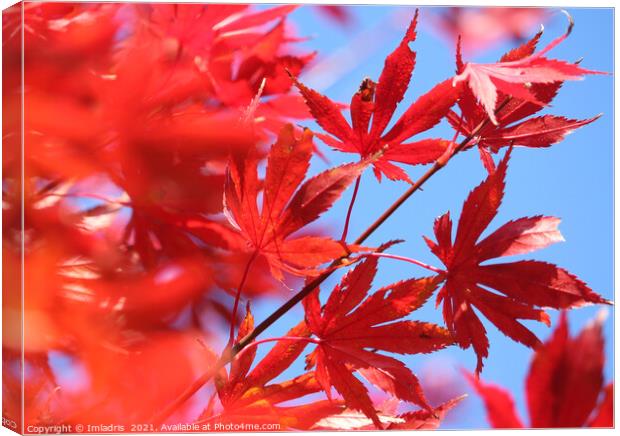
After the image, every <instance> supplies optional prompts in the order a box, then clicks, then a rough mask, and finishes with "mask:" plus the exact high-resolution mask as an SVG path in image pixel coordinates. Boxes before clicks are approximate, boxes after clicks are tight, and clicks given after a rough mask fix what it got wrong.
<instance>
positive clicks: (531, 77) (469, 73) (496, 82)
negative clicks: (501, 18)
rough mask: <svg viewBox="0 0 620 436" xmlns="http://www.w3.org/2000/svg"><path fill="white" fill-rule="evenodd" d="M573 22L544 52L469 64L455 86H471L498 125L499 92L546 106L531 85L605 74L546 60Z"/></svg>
mask: <svg viewBox="0 0 620 436" xmlns="http://www.w3.org/2000/svg"><path fill="white" fill-rule="evenodd" d="M569 20H570V22H569V26H568V30H567V31H566V33H565V34H564V35H562V36H560V37H558V38H556V39H554V40H553V41H551V42H550V43H549V44H548V45H547V46H546V47H545V48H543V49H542V50H540V51H538V52H536V53H531V54H529V55H527V56H515V59H513V60H510V59H504V60H502V61H500V62H497V63H493V64H476V63H472V62H468V63H467V64H465V66H464V68H463V70H462V71H461V73H460V74H458V75H457V76H455V77H454V80H453V84H455V85H456V84H458V83H460V82H467V84H468V85H469V88H470V89H471V91H472V93H473V95H474V96H475V97H476V98H477V99H478V101H480V104H481V105H482V107H483V108H484V110H485V111H486V113H487V114H488V116H489V118H490V119H491V121H492V122H493V124H495V125H497V124H498V120H497V118H496V116H495V108H496V105H497V102H498V91H501V92H503V93H504V94H507V95H511V96H514V97H517V98H519V99H522V100H525V101H529V102H531V103H535V104H538V105H540V106H544V105H545V103H544V102H542V101H540V100H539V99H538V98H537V97H536V94H534V93H533V92H532V90H531V89H530V87H531V85H533V84H536V83H553V82H563V81H565V80H580V79H582V78H583V76H584V75H586V74H604V73H602V72H599V71H593V70H587V69H585V68H581V67H580V66H579V65H577V64H573V63H569V62H566V61H561V60H556V59H548V58H546V57H545V56H544V55H545V54H546V53H547V52H549V51H550V50H551V49H553V48H554V47H556V46H557V45H558V44H560V43H561V42H562V41H564V40H565V39H566V38H567V37H568V35H570V32H571V30H572V28H573V20H572V18H571V17H570V16H569Z"/></svg>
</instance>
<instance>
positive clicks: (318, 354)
mask: <svg viewBox="0 0 620 436" xmlns="http://www.w3.org/2000/svg"><path fill="white" fill-rule="evenodd" d="M376 272H377V259H376V258H370V259H367V260H365V261H363V262H362V263H360V264H359V265H357V266H356V267H355V268H354V269H353V270H351V271H350V272H349V273H347V274H346V275H345V276H344V278H343V280H342V281H341V283H340V284H339V285H337V286H336V287H335V288H334V290H333V291H332V293H331V295H330V297H329V300H328V301H327V303H326V304H325V306H324V307H323V308H321V304H320V302H319V297H318V294H319V290H318V288H317V289H315V290H314V291H313V293H312V294H310V295H309V296H308V297H307V298H306V299H305V300H304V307H305V311H306V322H307V323H308V327H309V328H310V330H311V331H312V333H314V334H315V335H316V336H317V337H318V338H319V344H318V345H317V348H316V349H315V350H314V351H313V352H312V353H311V354H309V355H308V356H307V359H306V361H307V368H311V367H313V366H315V365H316V377H317V380H318V381H319V383H320V384H321V386H322V388H323V390H324V391H325V392H326V393H327V395H328V396H330V397H331V387H332V386H334V387H335V388H336V390H337V391H338V392H339V393H340V394H341V395H342V397H343V398H344V401H345V403H346V404H347V406H348V407H349V408H351V409H354V410H359V411H361V412H363V413H364V414H365V415H366V416H368V417H369V418H370V419H372V421H373V423H374V424H375V425H376V426H377V427H378V428H382V427H383V426H382V423H381V421H380V419H379V417H378V415H377V412H376V410H375V408H374V406H373V403H372V401H371V400H370V398H369V396H368V391H367V389H366V387H365V386H364V385H363V384H362V382H361V381H360V380H358V379H357V378H356V377H355V376H354V375H353V372H354V371H357V372H358V373H360V374H361V375H362V376H363V377H364V378H365V379H366V380H368V381H369V382H370V383H372V384H373V385H375V386H377V387H378V388H380V389H381V390H383V391H385V392H387V393H389V394H391V395H392V396H394V397H397V398H399V399H401V400H404V401H408V402H411V403H414V404H417V405H420V406H422V407H423V408H425V409H426V410H429V411H432V408H431V407H430V405H429V404H428V402H427V401H426V398H425V397H424V393H423V392H422V388H421V386H420V383H419V381H418V379H417V377H416V376H415V375H414V374H413V373H412V372H411V371H410V370H409V369H408V368H407V367H406V366H405V365H404V364H403V363H402V362H400V361H398V360H396V359H394V358H393V357H389V356H385V355H382V354H379V353H377V351H378V350H383V351H387V352H391V353H399V354H417V353H430V352H433V351H436V350H439V349H442V348H444V347H446V346H447V345H450V344H451V343H452V338H451V337H450V334H449V332H448V331H447V330H445V329H443V328H441V327H439V326H436V325H434V324H430V323H425V322H417V321H402V320H401V321H396V320H398V319H400V318H403V317H405V316H407V315H408V314H410V313H411V312H413V311H414V310H416V309H417V308H419V307H420V306H422V304H424V302H425V301H426V300H427V299H428V297H429V296H430V295H431V294H432V293H433V292H434V291H435V289H436V287H437V283H438V281H437V280H436V279H434V278H422V279H410V280H405V281H401V282H398V283H394V284H392V285H389V286H386V287H384V288H381V289H379V290H378V291H377V292H375V293H374V294H372V295H370V296H368V292H369V290H370V287H371V285H372V280H373V279H374V276H375V274H376Z"/></svg>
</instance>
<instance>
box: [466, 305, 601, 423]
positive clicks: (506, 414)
mask: <svg viewBox="0 0 620 436" xmlns="http://www.w3.org/2000/svg"><path fill="white" fill-rule="evenodd" d="M604 345H605V343H604V339H603V333H602V318H600V317H599V318H598V319H596V320H594V321H593V322H590V323H589V324H588V325H587V326H586V327H585V328H584V329H583V330H582V331H581V332H580V333H579V335H578V336H577V337H574V338H573V337H570V335H569V331H568V321H567V316H566V313H565V312H562V314H561V316H560V323H559V324H558V326H557V328H556V329H555V331H554V332H553V335H552V336H551V338H550V339H549V340H548V341H547V342H546V343H545V344H544V345H542V346H541V347H539V348H538V349H537V350H536V353H534V358H533V360H532V363H531V364H530V369H529V373H528V375H527V379H526V397H527V407H528V411H529V416H530V427H533V428H549V427H584V426H585V427H612V426H613V382H611V383H610V384H608V385H607V386H605V387H604V386H603V366H604V362H605V350H604ZM468 379H469V381H470V383H471V384H472V385H473V387H474V388H475V389H476V391H477V392H478V394H479V395H480V396H481V397H482V399H483V401H484V404H485V406H486V409H487V418H488V420H489V422H490V423H491V425H492V426H493V427H494V428H519V427H524V425H523V423H522V421H521V419H520V418H519V416H518V414H517V412H516V410H515V405H514V400H513V399H512V395H511V394H510V392H508V391H506V390H505V389H504V388H502V387H500V386H497V385H494V384H491V383H483V382H482V381H480V380H479V379H477V378H476V377H473V376H471V375H469V374H468Z"/></svg>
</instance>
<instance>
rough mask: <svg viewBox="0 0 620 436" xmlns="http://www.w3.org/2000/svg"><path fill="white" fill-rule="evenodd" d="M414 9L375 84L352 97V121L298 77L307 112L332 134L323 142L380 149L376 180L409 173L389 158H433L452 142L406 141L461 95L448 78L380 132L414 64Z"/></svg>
mask: <svg viewBox="0 0 620 436" xmlns="http://www.w3.org/2000/svg"><path fill="white" fill-rule="evenodd" d="M416 24H417V13H416V15H415V17H414V18H413V20H412V21H411V24H410V25H409V28H408V29H407V32H406V33H405V36H404V38H403V39H402V41H401V43H400V45H399V46H398V47H397V48H396V49H395V50H394V51H393V52H392V53H391V54H390V55H389V56H388V57H387V58H386V60H385V65H384V67H383V71H382V72H381V76H380V77H379V82H378V83H376V84H375V83H374V82H373V81H371V80H370V79H365V80H364V81H363V82H362V85H361V87H360V89H359V91H358V92H356V93H355V94H354V95H353V98H352V99H351V107H350V112H351V125H349V123H348V122H347V121H346V120H345V118H344V117H343V116H342V114H341V112H340V106H339V105H337V104H336V103H334V102H333V101H332V100H330V99H329V98H328V97H326V96H324V95H321V94H319V93H318V92H317V91H314V90H313V89H310V88H308V87H306V86H305V85H303V84H302V83H300V82H299V81H297V80H296V79H293V80H294V81H295V84H296V85H297V87H298V88H299V90H300V92H301V94H302V96H303V97H304V99H305V100H306V104H307V105H308V108H309V109H310V113H311V114H312V116H313V117H314V118H315V119H316V121H317V123H318V124H319V125H320V126H321V127H322V128H323V129H324V130H325V131H326V132H328V133H329V134H330V135H332V136H330V135H324V134H318V135H317V136H318V137H319V138H320V139H321V140H323V141H324V142H325V143H326V144H328V145H330V146H331V147H333V148H335V149H336V150H339V151H343V152H345V153H358V154H359V155H360V156H362V157H368V156H370V155H373V154H375V153H377V152H378V151H380V150H384V153H383V156H382V157H380V158H379V159H377V160H376V161H375V162H374V163H373V165H374V170H375V175H376V176H377V179H379V180H380V179H381V174H385V176H386V177H388V178H389V179H391V180H406V181H409V177H408V176H407V174H406V173H405V171H403V169H402V168H400V167H398V166H396V165H394V164H393V163H392V162H399V163H405V164H409V165H418V164H427V163H431V162H434V161H435V160H437V158H439V157H440V156H441V155H442V154H443V153H444V152H445V150H446V149H447V148H448V146H449V144H450V141H446V140H443V139H422V140H419V141H415V142H405V141H407V140H408V139H410V138H411V137H412V136H414V135H417V134H419V133H422V132H424V131H426V130H429V129H430V128H432V127H433V126H435V125H436V124H437V123H439V121H441V119H442V118H443V117H444V116H445V115H446V114H447V113H448V110H449V109H450V108H451V107H452V106H453V105H454V103H455V102H456V100H457V99H458V97H459V94H460V88H459V87H458V86H457V87H454V86H452V84H451V81H450V80H446V81H444V82H442V83H440V84H438V85H437V86H435V87H434V88H433V89H432V90H431V91H429V92H428V93H426V94H424V95H422V96H421V97H420V98H419V99H418V100H417V101H416V102H415V103H413V104H412V105H411V106H409V108H408V109H407V110H406V111H405V113H404V114H403V115H402V116H401V117H400V118H399V119H398V121H396V123H395V124H394V126H393V127H392V128H391V129H390V130H389V131H388V132H387V133H384V132H385V130H386V128H387V126H388V124H389V122H390V120H391V118H392V116H393V115H394V111H395V110H396V106H397V105H398V103H399V102H400V101H401V100H402V99H403V97H404V95H405V91H407V87H408V86H409V81H410V80H411V75H412V74H413V69H414V66H415V52H414V51H412V50H411V49H410V48H409V43H410V42H413V41H414V40H415V38H416V32H415V29H416Z"/></svg>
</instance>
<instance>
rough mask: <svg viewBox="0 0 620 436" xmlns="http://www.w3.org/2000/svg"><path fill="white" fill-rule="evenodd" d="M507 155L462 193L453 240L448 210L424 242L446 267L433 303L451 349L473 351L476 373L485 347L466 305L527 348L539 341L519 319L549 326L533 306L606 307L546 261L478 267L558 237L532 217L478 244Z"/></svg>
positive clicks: (549, 224)
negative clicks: (453, 342)
mask: <svg viewBox="0 0 620 436" xmlns="http://www.w3.org/2000/svg"><path fill="white" fill-rule="evenodd" d="M509 156H510V151H509V152H507V153H506V156H505V157H504V158H503V159H502V161H501V162H500V164H499V166H498V168H497V171H496V172H495V173H493V174H491V175H489V176H488V177H487V179H486V180H485V181H484V182H482V183H481V184H480V185H479V186H478V187H476V188H475V189H474V190H472V191H471V192H470V194H469V196H468V197H467V200H465V203H464V204H463V210H462V212H461V216H460V218H459V223H458V228H457V230H456V237H455V239H454V242H453V240H452V220H451V219H450V214H449V212H448V213H446V214H444V215H442V216H441V217H439V218H437V219H436V220H435V226H434V233H435V237H436V238H437V242H434V241H432V240H430V239H428V238H426V237H425V240H426V243H427V244H428V246H429V247H430V249H431V251H432V252H433V253H434V254H435V256H437V257H438V258H439V259H441V261H442V262H443V264H444V265H445V266H446V269H447V271H446V273H445V275H442V279H444V280H445V283H444V285H443V287H442V288H441V290H440V291H439V294H438V296H437V304H439V303H440V302H442V301H443V316H444V320H445V322H446V325H447V326H448V328H449V329H450V331H451V332H452V333H453V334H454V336H455V339H456V340H457V342H458V344H459V346H460V347H462V348H468V347H470V346H472V347H473V349H474V351H475V352H476V355H477V357H478V364H477V367H476V372H480V371H481V370H482V366H483V364H482V359H483V358H485V357H487V356H488V347H489V342H488V339H487V336H486V331H485V329H484V326H483V325H482V323H481V322H480V319H479V318H478V315H477V314H476V313H475V312H474V311H473V308H474V307H475V308H476V309H478V310H479V311H480V313H481V314H483V315H484V316H485V317H486V318H488V319H489V321H491V322H492V323H493V324H494V325H495V326H496V327H497V328H498V329H499V330H500V331H501V332H502V333H504V334H505V335H506V336H508V337H510V338H511V339H513V340H515V341H517V342H520V343H522V344H524V345H526V346H528V347H532V348H533V347H536V346H538V345H539V344H540V341H539V340H538V338H537V337H536V336H535V335H534V334H533V333H532V332H531V331H530V330H529V329H527V328H526V327H525V326H524V325H522V324H521V323H520V322H519V321H518V320H519V319H531V320H535V321H540V322H543V323H545V324H549V317H548V316H547V314H546V313H545V312H544V310H542V309H540V308H543V307H553V308H558V309H563V308H570V307H578V306H581V305H584V304H586V303H608V302H607V301H606V300H604V299H603V298H602V297H601V296H600V295H598V294H596V293H595V292H593V291H592V290H591V289H590V288H589V287H588V286H587V285H586V284H585V283H583V282H582V281H581V280H579V279H578V278H577V277H575V276H574V275H572V274H571V273H569V272H568V271H566V270H564V269H562V268H559V267H557V266H556V265H553V264H550V263H545V262H540V261H533V260H526V261H519V262H511V263H498V264H490V265H489V264H485V265H482V263H483V262H486V261H488V260H491V259H494V258H497V257H503V256H513V255H518V254H526V253H529V252H532V251H535V250H538V249H541V248H544V247H546V246H548V245H551V244H553V243H556V242H560V241H562V240H563V238H562V235H561V233H560V232H559V231H558V229H557V226H558V224H559V222H560V220H559V219H558V218H554V217H545V216H534V217H527V218H520V219H517V220H514V221H509V222H508V223H506V224H504V225H503V226H501V227H500V228H499V229H497V230H496V231H495V232H493V233H492V234H490V235H489V236H487V237H486V238H484V239H483V240H481V241H479V242H478V239H479V238H480V235H481V234H482V232H483V231H484V230H485V229H486V228H487V226H488V225H489V224H490V222H491V221H492V220H493V218H494V217H495V215H496V214H497V210H498V208H499V205H500V203H501V201H502V198H503V196H504V186H505V182H504V179H505V176H506V169H507V167H508V159H509ZM487 288H490V289H493V290H495V291H497V292H498V293H495V292H491V291H490V290H488V289H487ZM501 294H503V295H501Z"/></svg>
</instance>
